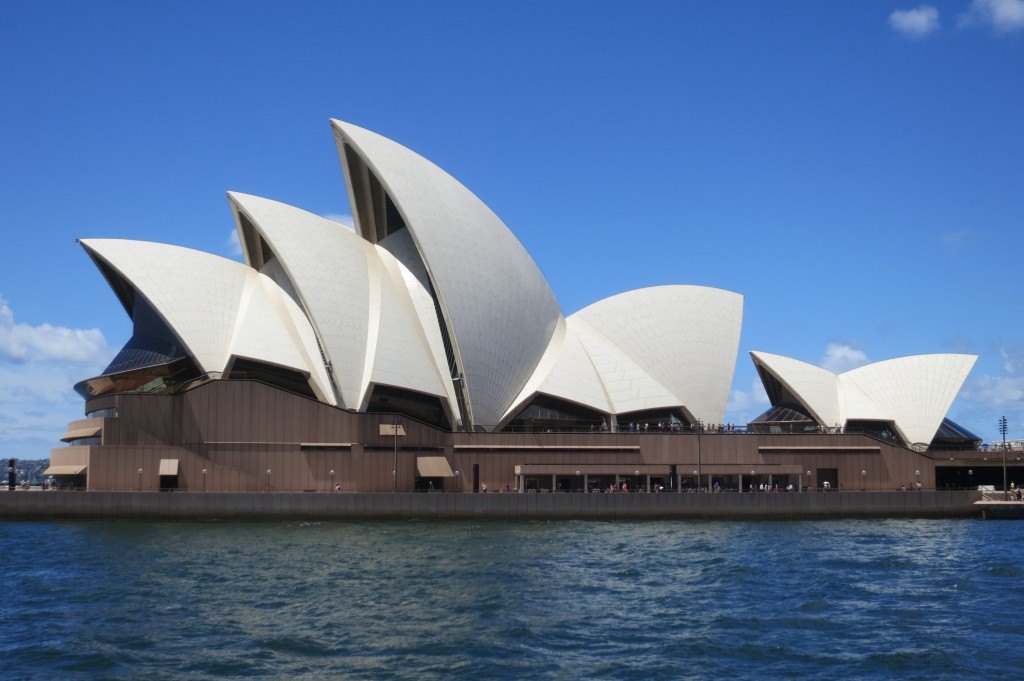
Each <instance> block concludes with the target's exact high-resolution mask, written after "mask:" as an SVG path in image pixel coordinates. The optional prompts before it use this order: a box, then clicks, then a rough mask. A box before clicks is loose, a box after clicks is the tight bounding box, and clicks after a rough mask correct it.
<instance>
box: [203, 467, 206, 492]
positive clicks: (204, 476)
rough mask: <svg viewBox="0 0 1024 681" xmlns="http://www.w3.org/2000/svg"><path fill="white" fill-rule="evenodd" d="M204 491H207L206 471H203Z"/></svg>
mask: <svg viewBox="0 0 1024 681" xmlns="http://www.w3.org/2000/svg"><path fill="white" fill-rule="evenodd" d="M203 491H204V492H205V491H206V469H205V468H204V469H203Z"/></svg>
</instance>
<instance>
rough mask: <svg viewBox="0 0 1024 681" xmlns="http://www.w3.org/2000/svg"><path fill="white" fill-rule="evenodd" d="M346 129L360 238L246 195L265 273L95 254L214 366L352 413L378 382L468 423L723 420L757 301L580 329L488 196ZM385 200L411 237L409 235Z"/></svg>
mask: <svg viewBox="0 0 1024 681" xmlns="http://www.w3.org/2000/svg"><path fill="white" fill-rule="evenodd" d="M331 124H332V128H333V130H334V136H335V141H336V143H337V145H338V151H339V155H340V157H341V160H342V166H343V169H344V172H345V176H346V184H347V186H348V188H349V193H350V198H352V197H353V195H354V194H353V192H354V189H353V187H354V186H355V185H354V184H353V179H352V173H353V172H356V173H358V177H359V179H358V182H359V183H361V184H359V187H360V192H361V193H360V197H364V199H360V200H365V201H369V202H370V203H366V204H365V205H366V206H370V205H372V206H373V207H372V208H366V209H365V210H366V211H367V213H368V214H372V215H371V218H370V219H368V220H367V224H363V222H362V218H361V217H360V215H359V213H360V211H361V210H363V209H362V208H360V207H359V203H358V202H357V201H353V202H352V203H353V204H354V205H353V206H352V209H353V212H354V213H355V215H354V217H355V220H356V231H353V230H350V229H347V228H345V227H344V226H342V225H339V224H338V223H335V222H333V221H331V220H327V219H325V218H322V217H319V216H317V215H314V214H312V213H308V212H306V211H303V210H300V209H298V208H294V207H292V206H288V205H285V204H282V203H278V202H276V201H270V200H267V199H263V198H259V197H256V196H249V195H246V194H239V193H229V199H230V203H231V207H232V211H233V213H234V215H235V219H236V223H237V227H238V232H239V237H240V241H241V243H242V245H243V253H245V256H246V260H247V262H248V266H246V265H241V264H239V263H236V262H234V261H231V260H227V259H224V258H219V257H217V256H213V255H209V254H206V253H200V252H197V251H193V250H190V249H185V248H180V247H176V246H165V245H161V244H151V243H144V242H135V241H114V240H88V241H83V242H82V243H83V244H84V245H85V246H86V248H87V249H88V250H89V252H90V253H91V254H92V255H93V257H94V258H95V259H97V260H102V261H105V262H106V263H107V264H108V265H109V266H110V267H111V268H113V270H115V271H116V272H117V273H118V274H119V276H121V277H123V278H124V279H125V280H126V281H127V282H128V283H129V284H130V285H131V286H133V287H135V289H136V290H137V291H138V293H139V295H143V296H144V297H145V298H146V299H148V300H149V302H150V303H151V305H152V307H153V308H154V309H155V310H156V311H157V313H158V314H160V315H161V316H162V318H163V319H164V321H165V322H166V323H167V325H168V327H169V328H171V329H173V330H174V332H175V333H176V334H178V335H179V338H180V339H181V341H182V342H183V343H184V345H185V346H186V348H187V349H188V351H189V352H190V353H191V354H192V356H193V357H194V358H195V360H196V361H197V362H198V363H199V365H200V366H201V367H202V369H203V370H204V371H209V372H217V371H221V372H222V371H224V370H225V369H226V368H228V367H229V366H230V363H231V361H232V358H233V357H248V358H252V359H255V360H260V361H264V362H268V363H272V364H276V365H279V366H283V367H289V368H293V369H296V370H298V371H302V372H304V373H305V374H307V375H308V376H310V383H311V386H312V387H313V390H314V392H316V394H317V395H318V396H321V399H323V401H325V402H328V403H330V404H337V405H340V406H344V407H346V408H350V409H365V408H366V407H367V404H368V401H369V398H370V395H371V391H372V390H373V388H374V386H376V385H382V384H384V385H391V386H396V387H399V388H403V389H407V390H412V391H416V392H420V393H423V394H428V395H435V396H438V397H439V398H441V400H442V402H443V403H444V405H445V407H446V409H447V410H448V412H449V414H450V415H451V416H452V417H453V419H454V420H455V422H471V423H472V424H474V425H475V426H482V427H492V426H494V425H496V424H499V423H500V422H501V420H502V419H505V420H507V419H508V418H511V416H512V415H514V413H516V410H517V409H519V408H521V406H522V405H523V404H525V402H526V401H528V400H529V399H531V398H532V396H534V395H536V394H538V393H544V394H550V395H553V396H556V397H558V398H560V399H564V400H567V401H570V402H574V403H577V404H580V405H584V406H587V407H590V408H592V409H594V410H597V411H600V412H602V413H607V414H623V413H627V412H633V411H639V410H647V409H656V408H663V407H680V408H685V409H686V410H687V411H688V412H689V413H690V415H692V416H693V417H695V418H700V419H701V420H703V421H705V422H720V421H721V419H722V418H723V415H724V411H725V405H726V402H727V400H728V396H729V388H730V384H731V382H732V375H733V370H734V367H735V357H736V351H737V349H738V345H739V333H740V324H741V321H742V312H743V299H742V296H740V295H738V294H735V293H731V292H728V291H722V290H719V289H712V288H708V287H702V286H661V287H653V288H649V289H641V290H638V291H630V292H628V293H624V294H621V295H618V296H613V297H611V298H608V299H605V300H602V301H600V302H598V303H595V304H594V305H591V306H590V307H588V308H586V309H584V310H581V311H580V312H578V313H576V314H575V315H573V316H571V317H569V318H568V319H566V318H565V317H563V316H562V313H561V311H560V309H559V307H558V304H557V302H556V301H555V298H554V296H553V294H552V292H551V290H550V288H549V287H548V284H547V282H546V281H545V279H544V277H543V276H542V275H541V273H540V271H539V270H538V269H537V266H536V264H535V263H534V261H533V260H532V258H531V257H530V256H529V254H528V253H527V252H526V250H525V249H524V248H523V246H522V244H520V243H519V241H518V240H517V239H516V238H515V236H513V235H512V233H511V232H510V231H509V230H508V228H507V227H506V226H505V225H504V224H503V223H502V222H501V220H500V219H499V218H498V217H497V216H496V215H495V214H494V213H493V212H492V211H491V210H490V209H489V208H488V207H487V206H486V205H484V204H483V202H482V201H480V199H478V198H477V197H476V196H475V195H473V194H472V192H470V191H469V190H468V189H466V188H465V187H464V186H462V185H461V184H460V183H459V182H458V181H456V180H455V179H454V178H452V177H451V176H450V175H448V174H447V173H446V172H444V171H443V170H441V169H440V168H438V167H437V166H436V165H434V164H433V163H431V162H430V161H428V160H426V159H425V158H423V157H421V156H419V155H417V154H415V153H414V152H412V151H410V150H409V149H407V148H405V147H403V146H401V145H399V144H397V143H395V142H393V141H391V140H388V139H386V138H384V137H381V136H380V135H377V134H375V133H373V132H370V131H368V130H364V129H362V128H359V127H357V126H354V125H351V124H348V123H343V122H340V121H332V122H331ZM357 158H358V160H357ZM350 165H351V166H352V167H350ZM368 174H369V175H371V176H372V177H369V176H368ZM378 189H383V190H384V192H386V193H387V196H388V197H390V199H391V202H392V203H393V204H394V208H395V209H397V210H398V212H399V213H400V214H401V218H402V221H403V222H404V224H405V226H406V229H397V230H396V229H392V227H393V226H394V223H393V222H390V221H391V220H392V218H393V217H394V213H393V212H390V211H392V208H391V207H390V206H389V205H387V204H386V201H385V199H384V197H383V196H382V195H381V192H379V191H378ZM364 190H366V191H364ZM367 192H368V194H367ZM365 196H369V198H365ZM382 207H383V208H384V209H385V212H386V213H389V215H390V217H387V218H386V219H385V222H390V224H386V225H384V224H382V223H381V222H380V217H381V214H380V213H379V212H378V211H380V210H381V209H382ZM374 218H375V219H376V222H374ZM371 222H374V224H370V223H371ZM388 229H390V230H391V232H392V233H391V234H387V235H384V234H383V232H386V231H388ZM257 269H258V271H257ZM438 309H439V310H440V315H441V318H442V321H441V323H439V321H438ZM445 333H447V336H448V338H447V340H449V341H450V342H451V348H452V351H453V353H454V357H455V363H456V365H457V371H459V372H461V374H462V380H463V382H462V383H456V382H455V381H453V380H452V378H451V369H450V368H449V362H448V359H447V357H446V348H445V340H446V339H445V338H444V335H445ZM459 393H461V395H462V396H465V397H466V405H465V406H466V409H467V413H466V414H461V413H460V411H459V400H458V397H459V396H460V395H459Z"/></svg>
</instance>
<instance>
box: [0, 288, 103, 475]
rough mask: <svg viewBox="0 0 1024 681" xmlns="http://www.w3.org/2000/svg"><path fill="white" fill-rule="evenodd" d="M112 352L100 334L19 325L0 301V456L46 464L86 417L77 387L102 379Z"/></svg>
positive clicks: (51, 327) (45, 326)
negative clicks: (69, 429)
mask: <svg viewBox="0 0 1024 681" xmlns="http://www.w3.org/2000/svg"><path fill="white" fill-rule="evenodd" d="M112 354H113V350H112V349H111V348H110V347H108V346H107V343H106V340H105V339H104V337H103V334H102V333H101V332H100V330H99V329H71V328H67V327H64V326H54V325H52V324H39V325H37V326H33V325H31V324H23V323H18V322H16V321H15V320H14V313H13V312H12V311H11V308H10V306H9V305H8V303H7V301H6V300H4V299H3V298H0V423H3V427H2V428H0V451H3V452H4V455H5V456H11V457H14V458H18V459H45V458H47V457H49V455H50V448H52V447H57V446H59V445H60V436H61V435H62V434H63V433H64V429H65V428H66V427H67V424H68V422H69V421H72V420H74V419H80V418H82V416H83V403H82V398H81V397H79V396H78V395H77V394H76V393H75V391H74V385H75V383H76V382H78V381H80V380H82V379H83V378H88V377H90V376H95V375H97V374H99V373H100V372H101V371H102V370H103V367H104V366H106V364H107V363H108V362H109V361H110V357H111V355H112Z"/></svg>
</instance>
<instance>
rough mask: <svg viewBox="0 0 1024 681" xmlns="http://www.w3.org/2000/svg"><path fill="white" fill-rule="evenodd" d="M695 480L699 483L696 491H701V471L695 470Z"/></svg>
mask: <svg viewBox="0 0 1024 681" xmlns="http://www.w3.org/2000/svg"><path fill="white" fill-rule="evenodd" d="M693 480H694V482H695V483H697V490H696V491H698V492H699V491H700V471H694V472H693Z"/></svg>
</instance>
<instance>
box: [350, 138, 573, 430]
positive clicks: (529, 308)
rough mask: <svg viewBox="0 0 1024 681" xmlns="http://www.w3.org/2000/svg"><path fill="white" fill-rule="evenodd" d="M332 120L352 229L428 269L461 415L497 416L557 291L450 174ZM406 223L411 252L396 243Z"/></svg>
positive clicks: (511, 396)
mask: <svg viewBox="0 0 1024 681" xmlns="http://www.w3.org/2000/svg"><path fill="white" fill-rule="evenodd" d="M331 124H332V126H333V129H334V134H335V140H336V142H337V145H338V153H339V156H340V157H341V163H342V166H343V168H344V171H345V183H346V186H347V188H348V192H349V201H350V204H351V206H352V212H353V218H354V219H355V225H356V230H357V231H358V232H359V234H360V235H361V236H362V237H363V238H364V239H366V240H367V241H369V242H371V243H377V244H380V245H381V246H383V247H385V248H389V242H393V243H392V246H391V248H390V249H389V250H392V252H393V253H394V255H395V256H396V257H398V258H399V259H400V260H402V261H403V264H405V265H406V266H407V267H408V268H409V270H410V271H412V272H420V273H421V276H424V277H425V278H426V279H427V281H424V282H423V283H424V285H425V286H427V288H428V289H429V290H431V291H432V292H433V295H434V296H435V302H436V306H437V309H438V313H439V315H438V316H439V322H440V324H441V325H442V332H443V333H444V334H445V336H446V338H447V339H448V342H449V344H450V346H451V352H452V358H451V362H452V364H453V366H452V367H451V370H452V375H453V378H455V379H456V390H457V391H459V392H460V393H461V398H462V400H463V401H464V405H463V406H464V411H465V414H464V419H465V421H466V422H467V423H471V424H474V425H476V426H483V427H491V426H493V425H494V424H497V423H498V422H499V420H500V419H501V417H502V415H503V414H504V413H505V411H506V410H507V409H508V408H509V407H510V406H511V405H512V403H513V401H514V400H515V399H516V397H517V396H518V394H519V392H520V391H521V390H522V388H523V387H524V385H525V384H526V382H527V380H528V379H529V378H530V376H531V375H532V374H533V371H534V369H535V368H536V366H537V364H538V362H539V361H540V360H541V358H542V357H543V355H544V352H545V350H546V349H547V347H548V344H549V342H550V341H551V338H552V335H553V334H554V332H555V329H556V327H557V326H558V324H559V322H560V321H561V320H562V319H563V317H562V313H561V310H560V308H559V306H558V303H557V301H556V300H555V297H554V294H553V293H552V292H551V289H550V287H549V286H548V284H547V282H546V281H545V279H544V277H543V275H542V274H541V272H540V270H539V269H538V268H537V265H536V263H534V261H533V259H532V258H531V257H530V255H529V254H528V253H527V252H526V249H525V248H523V246H522V244H521V243H519V241H518V240H517V239H516V238H515V236H513V235H512V233H511V232H510V231H509V229H508V228H507V227H506V226H505V224H504V223H503V222H502V221H501V220H500V219H499V218H498V216H497V215H495V214H494V212H493V211H491V209H490V208H488V207H487V206H486V205H485V204H484V203H483V202H482V201H481V200H480V199H479V198H477V197H476V195H474V194H473V193H472V192H470V191H469V190H468V189H466V188H465V187H464V186H463V185H462V184H461V183H459V182H458V181H457V180H455V178H453V177H452V176H451V175H449V174H448V173H446V172H445V171H443V170H441V169H440V168H439V167H437V166H436V165H434V164H433V163H431V162H430V161H428V160H427V159H425V158H423V157H422V156H419V155H418V154H416V153H414V152H412V151H410V150H409V149H406V148H405V147H403V146H401V145H400V144H397V143H396V142H393V141H391V140H389V139H387V138H385V137H381V136H380V135H377V134H375V133H373V132H370V131H368V130H364V129H363V128H360V127H357V126H355V125H351V124H349V123H343V122H341V121H337V120H332V121H331ZM396 213H397V215H396ZM396 225H398V226H399V227H398V228H396ZM402 228H405V229H402ZM406 229H407V231H408V235H409V236H411V239H412V243H413V244H414V246H415V248H414V251H415V253H411V252H410V251H411V250H413V249H408V248H402V247H401V244H403V243H407V240H405V239H403V238H402V236H400V235H399V233H400V232H403V231H405V230H406ZM410 258H412V259H416V260H418V262H412V261H410Z"/></svg>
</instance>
